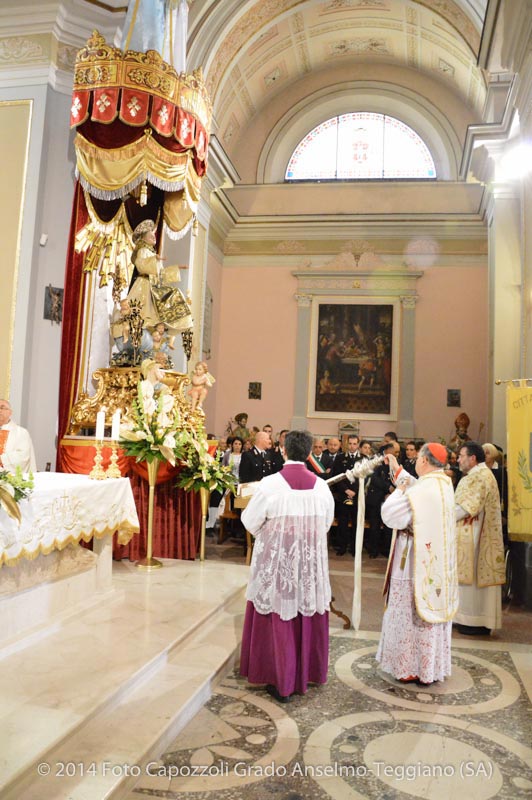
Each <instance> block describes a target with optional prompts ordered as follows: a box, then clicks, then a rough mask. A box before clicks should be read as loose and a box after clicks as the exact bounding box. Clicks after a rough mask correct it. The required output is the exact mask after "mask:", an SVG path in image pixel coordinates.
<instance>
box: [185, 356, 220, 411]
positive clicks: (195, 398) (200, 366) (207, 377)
mask: <svg viewBox="0 0 532 800" xmlns="http://www.w3.org/2000/svg"><path fill="white" fill-rule="evenodd" d="M190 380H191V382H192V386H191V388H190V389H189V390H188V394H189V395H190V405H191V406H192V411H195V410H196V409H197V408H203V401H204V400H205V398H206V397H207V393H208V391H209V389H210V388H211V386H212V385H213V384H214V382H215V379H214V378H213V376H212V375H211V374H210V372H209V370H208V366H207V364H206V362H205V361H198V363H197V364H196V366H195V367H194V372H193V373H192V375H191V378H190Z"/></svg>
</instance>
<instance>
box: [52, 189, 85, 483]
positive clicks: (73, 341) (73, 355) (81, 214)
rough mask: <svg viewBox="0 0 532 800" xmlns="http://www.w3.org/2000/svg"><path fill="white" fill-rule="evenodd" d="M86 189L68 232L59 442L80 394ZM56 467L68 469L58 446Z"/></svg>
mask: <svg viewBox="0 0 532 800" xmlns="http://www.w3.org/2000/svg"><path fill="white" fill-rule="evenodd" d="M88 217H89V215H88V212H87V206H86V205H85V198H84V196H83V189H82V187H81V184H80V183H79V181H78V182H77V183H76V189H75V192H74V201H73V205H72V217H71V221H70V233H69V235H68V248H67V262H66V269H65V288H64V294H63V309H64V312H63V322H62V339H61V373H60V380H59V420H58V427H59V431H58V434H59V436H58V438H59V441H61V439H62V438H63V436H64V435H65V433H66V431H67V429H68V425H69V422H70V410H71V408H72V405H73V403H74V401H75V400H76V399H77V397H78V382H79V368H80V357H79V354H80V348H81V345H82V322H83V309H84V307H85V280H84V275H83V258H84V255H83V253H76V251H75V250H74V240H75V238H76V233H77V232H78V231H79V230H80V229H81V228H82V227H83V226H84V225H85V224H86V222H87V220H88ZM56 469H57V471H58V472H63V471H66V470H63V469H62V465H61V448H60V447H58V448H57V459H56Z"/></svg>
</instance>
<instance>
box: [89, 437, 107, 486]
mask: <svg viewBox="0 0 532 800" xmlns="http://www.w3.org/2000/svg"><path fill="white" fill-rule="evenodd" d="M102 438H103V437H102ZM102 461H103V457H102V443H101V441H99V440H98V441H97V442H96V453H95V456H94V466H93V468H92V469H91V471H90V472H89V478H92V479H93V480H95V481H103V480H105V477H106V476H105V470H104V468H103V467H102Z"/></svg>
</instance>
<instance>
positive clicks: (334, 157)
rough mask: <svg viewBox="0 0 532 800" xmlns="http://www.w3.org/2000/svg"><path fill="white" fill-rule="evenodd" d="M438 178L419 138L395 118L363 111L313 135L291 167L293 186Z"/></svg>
mask: <svg viewBox="0 0 532 800" xmlns="http://www.w3.org/2000/svg"><path fill="white" fill-rule="evenodd" d="M401 178H410V179H412V178H413V179H423V178H424V179H429V180H434V179H435V178H436V168H435V166H434V161H433V159H432V156H431V154H430V152H429V149H428V147H427V146H426V144H425V142H424V141H423V140H422V139H421V138H420V137H419V136H418V134H417V133H416V132H415V131H413V130H412V128H409V127H408V125H405V124H404V122H401V121H400V120H398V119H395V118H394V117H388V116H386V115H385V114H374V113H372V112H368V111H357V112H354V113H352V114H342V115H341V116H339V117H332V118H331V119H328V120H326V122H322V123H321V124H320V125H318V126H317V127H316V128H314V129H313V130H311V131H310V133H307V135H306V136H305V138H304V139H302V140H301V142H300V143H299V144H298V146H297V147H296V149H295V150H294V152H293V153H292V157H291V158H290V161H289V162H288V167H287V170H286V174H285V180H287V181H304V180H307V181H309V180H313V181H320V180H379V179H380V180H382V179H392V180H393V179H401Z"/></svg>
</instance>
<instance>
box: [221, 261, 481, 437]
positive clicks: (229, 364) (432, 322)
mask: <svg viewBox="0 0 532 800" xmlns="http://www.w3.org/2000/svg"><path fill="white" fill-rule="evenodd" d="M211 269H212V276H213V277H212V279H211ZM291 270H292V268H291V267H290V268H289V267H287V268H283V267H270V268H268V267H244V268H242V267H231V268H227V267H226V268H224V269H223V271H221V270H220V267H219V265H218V264H217V263H216V262H213V263H212V264H211V261H209V285H210V286H211V289H212V291H213V294H214V321H215V326H214V329H213V359H212V362H211V370H212V371H213V374H214V375H215V377H216V379H217V382H216V385H215V387H214V389H213V390H212V391H211V393H210V396H209V398H208V400H207V403H206V411H207V421H208V429H209V431H213V432H214V433H216V434H218V435H220V434H222V432H223V430H224V429H225V426H226V424H227V421H228V419H229V418H230V417H234V415H235V414H236V413H238V412H239V411H246V412H247V413H248V414H249V424H250V426H252V425H257V426H258V427H259V428H260V427H262V426H263V425H264V424H265V423H266V422H270V423H271V424H272V425H273V428H274V430H275V431H278V430H279V429H281V428H285V427H289V425H290V420H291V418H292V416H293V397H294V382H295V343H296V329H297V303H296V301H295V299H294V294H295V292H296V288H297V286H296V279H295V278H294V277H293V276H292V274H291ZM220 274H221V276H222V281H221V295H217V291H216V290H217V287H218V286H219V278H220ZM215 276H216V279H215ZM417 288H418V293H419V300H418V302H417V305H416V352H415V356H414V362H415V386H414V389H415V401H414V423H415V435H416V436H419V437H424V438H427V439H434V438H436V437H437V436H443V437H444V438H445V439H446V440H448V439H449V438H450V437H451V436H452V434H453V433H454V425H453V420H454V419H455V417H456V416H457V414H458V413H459V412H460V411H462V410H463V411H466V412H467V414H468V415H469V417H470V418H471V425H470V428H469V433H470V435H471V436H472V437H473V438H475V437H477V435H478V429H479V424H480V423H481V422H483V423H484V425H485V426H486V427H487V422H488V420H487V408H488V403H487V397H488V386H487V380H488V323H487V308H488V306H487V269H485V268H480V267H478V268H477V267H456V268H454V267H441V266H440V267H434V268H431V269H427V270H426V271H425V274H424V276H423V278H421V279H420V280H419V281H418V284H417ZM220 319H221V320H223V323H222V324H221V326H220V324H219V321H220ZM250 381H260V382H262V399H261V400H248V382H250ZM447 389H461V390H462V407H461V408H447ZM336 427H337V426H336V422H335V421H334V420H327V419H312V420H309V424H308V428H309V430H311V431H313V432H314V433H322V434H333V433H335V432H336ZM392 427H393V423H391V422H386V421H385V422H381V421H375V422H371V421H362V422H361V433H362V435H364V436H368V437H370V438H379V437H381V436H382V434H383V433H384V432H385V431H386V430H389V429H390V428H392ZM486 427H485V429H484V432H485V430H486ZM481 438H483V437H482V436H481Z"/></svg>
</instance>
